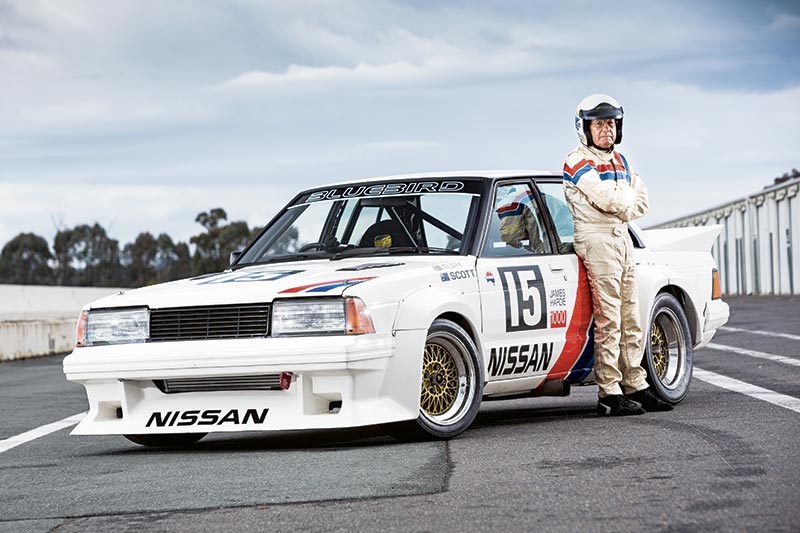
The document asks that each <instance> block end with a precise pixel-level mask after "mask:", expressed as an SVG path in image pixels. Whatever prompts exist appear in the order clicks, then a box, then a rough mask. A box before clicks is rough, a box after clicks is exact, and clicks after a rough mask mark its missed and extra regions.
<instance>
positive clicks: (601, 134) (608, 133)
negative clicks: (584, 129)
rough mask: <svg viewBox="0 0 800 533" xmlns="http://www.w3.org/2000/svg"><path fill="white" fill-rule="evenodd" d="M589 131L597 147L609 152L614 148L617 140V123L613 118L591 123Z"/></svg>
mask: <svg viewBox="0 0 800 533" xmlns="http://www.w3.org/2000/svg"><path fill="white" fill-rule="evenodd" d="M589 131H590V132H591V134H592V140H593V141H594V144H595V146H597V147H599V148H602V149H603V150H608V149H609V148H611V147H613V146H614V140H615V139H616V138H617V122H616V121H615V120H614V119H613V118H607V119H603V120H592V121H591V122H589Z"/></svg>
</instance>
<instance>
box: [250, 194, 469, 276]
mask: <svg viewBox="0 0 800 533" xmlns="http://www.w3.org/2000/svg"><path fill="white" fill-rule="evenodd" d="M479 185H480V184H479V183H477V182H464V181H426V182H408V183H378V184H365V185H354V186H349V187H340V188H331V189H329V190H323V191H314V192H312V193H309V194H305V195H303V196H301V197H300V198H299V199H298V200H297V201H296V202H295V204H294V205H292V206H290V207H289V208H287V209H286V210H285V211H284V212H283V213H282V214H281V216H280V217H279V218H278V219H276V220H275V221H274V222H273V223H272V224H271V225H270V226H269V228H267V230H266V231H265V232H264V233H262V235H261V236H260V237H259V239H258V240H257V241H256V242H255V243H254V244H253V245H252V246H251V247H250V248H249V249H248V250H247V251H246V252H245V253H244V255H242V257H241V258H240V259H239V261H237V263H236V265H235V268H240V267H243V266H247V265H250V264H263V263H271V262H282V261H299V260H304V259H314V258H327V259H339V258H343V257H349V256H354V255H375V254H379V255H380V254H406V253H410V254H419V253H426V254H432V253H436V254H460V253H461V252H462V243H463V241H464V236H465V235H466V234H467V232H468V231H469V229H470V228H469V227H468V224H469V221H471V220H475V218H476V213H477V207H478V201H479V197H480V196H479Z"/></svg>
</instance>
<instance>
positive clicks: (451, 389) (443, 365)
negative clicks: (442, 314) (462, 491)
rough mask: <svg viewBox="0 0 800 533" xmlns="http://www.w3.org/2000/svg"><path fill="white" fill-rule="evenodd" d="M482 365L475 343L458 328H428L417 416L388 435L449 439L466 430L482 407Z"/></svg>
mask: <svg viewBox="0 0 800 533" xmlns="http://www.w3.org/2000/svg"><path fill="white" fill-rule="evenodd" d="M482 395H483V365H482V364H481V361H480V357H479V354H478V348H477V347H476V346H475V342H474V341H473V340H472V338H471V337H470V336H469V335H468V334H467V332H466V331H464V329H463V328H462V327H461V326H459V325H458V324H456V323H454V322H451V321H450V320H444V319H437V320H434V322H433V324H431V327H430V329H429V330H428V336H427V338H426V339H425V351H424V353H423V355H422V388H421V391H420V401H419V416H418V417H417V419H416V420H415V421H413V422H408V423H404V424H400V425H399V427H396V428H394V430H393V431H391V433H392V435H394V436H395V437H396V438H398V439H401V440H415V439H419V438H436V439H449V438H451V437H455V436H456V435H458V434H459V433H461V432H462V431H464V430H465V429H467V428H468V427H469V426H470V424H472V422H473V420H475V416H476V415H477V414H478V408H479V407H480V404H481V397H482Z"/></svg>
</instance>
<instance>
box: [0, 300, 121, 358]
mask: <svg viewBox="0 0 800 533" xmlns="http://www.w3.org/2000/svg"><path fill="white" fill-rule="evenodd" d="M119 290H120V289H118V288H95V287H50V286H42V285H0V361H10V360H12V359H23V358H26V357H38V356H42V355H53V354H58V353H65V352H69V351H71V350H72V347H73V346H74V345H75V325H76V322H77V320H78V313H80V310H81V308H82V307H83V306H84V305H85V304H87V303H89V302H91V301H93V300H97V299H98V298H102V297H103V296H107V295H109V294H114V293H115V292H118V291H119Z"/></svg>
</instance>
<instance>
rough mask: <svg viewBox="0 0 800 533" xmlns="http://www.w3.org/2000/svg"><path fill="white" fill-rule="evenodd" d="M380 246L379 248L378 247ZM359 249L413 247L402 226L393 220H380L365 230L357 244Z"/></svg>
mask: <svg viewBox="0 0 800 533" xmlns="http://www.w3.org/2000/svg"><path fill="white" fill-rule="evenodd" d="M379 244H380V246H378V245H379ZM358 246H359V248H373V247H375V248H388V247H390V246H391V247H396V246H414V243H413V242H411V239H409V237H408V235H407V234H406V232H405V230H404V229H403V226H402V225H401V224H400V223H399V222H397V221H396V220H393V219H387V220H381V221H380V222H376V223H375V224H373V225H371V226H370V227H368V228H367V231H365V232H364V235H363V236H362V237H361V240H360V241H359V242H358Z"/></svg>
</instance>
